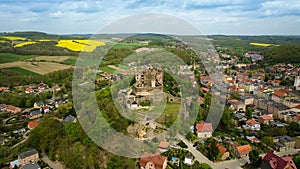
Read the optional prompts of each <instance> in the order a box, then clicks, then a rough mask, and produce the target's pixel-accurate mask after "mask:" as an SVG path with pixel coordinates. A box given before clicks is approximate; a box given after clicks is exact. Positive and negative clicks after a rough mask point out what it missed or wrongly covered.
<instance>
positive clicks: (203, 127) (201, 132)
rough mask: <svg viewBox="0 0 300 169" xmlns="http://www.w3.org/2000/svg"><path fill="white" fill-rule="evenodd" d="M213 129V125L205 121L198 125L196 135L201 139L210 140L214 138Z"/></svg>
mask: <svg viewBox="0 0 300 169" xmlns="http://www.w3.org/2000/svg"><path fill="white" fill-rule="evenodd" d="M212 133H213V128H212V124H211V123H206V122H204V121H203V120H201V121H200V122H199V124H197V125H196V135H197V136H198V137H199V138H209V137H211V136H212Z"/></svg>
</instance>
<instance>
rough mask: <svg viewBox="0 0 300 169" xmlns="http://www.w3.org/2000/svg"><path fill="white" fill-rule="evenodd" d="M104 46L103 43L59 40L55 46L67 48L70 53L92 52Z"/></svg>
mask: <svg viewBox="0 0 300 169" xmlns="http://www.w3.org/2000/svg"><path fill="white" fill-rule="evenodd" d="M103 45H105V42H101V41H96V40H59V41H58V44H56V46H58V47H62V48H67V49H69V50H72V51H76V52H79V51H82V52H92V51H94V50H95V49H96V47H98V46H103Z"/></svg>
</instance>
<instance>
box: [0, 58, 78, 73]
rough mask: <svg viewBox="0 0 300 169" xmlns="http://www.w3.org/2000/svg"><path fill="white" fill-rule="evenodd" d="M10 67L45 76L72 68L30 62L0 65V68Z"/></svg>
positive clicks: (62, 65) (55, 64) (51, 63)
mask: <svg viewBox="0 0 300 169" xmlns="http://www.w3.org/2000/svg"><path fill="white" fill-rule="evenodd" d="M11 67H19V68H22V69H26V70H29V71H31V72H35V73H38V74H47V73H50V72H53V71H58V70H64V69H69V68H71V67H72V66H70V65H64V64H59V63H53V62H36V63H34V64H33V63H31V62H24V61H17V62H11V63H3V64H0V68H11Z"/></svg>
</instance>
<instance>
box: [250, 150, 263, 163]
mask: <svg viewBox="0 0 300 169" xmlns="http://www.w3.org/2000/svg"><path fill="white" fill-rule="evenodd" d="M249 160H250V162H251V163H252V165H254V166H259V165H260V162H261V157H260V156H259V151H258V150H252V151H250V153H249Z"/></svg>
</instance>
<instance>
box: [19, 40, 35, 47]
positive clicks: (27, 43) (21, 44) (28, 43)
mask: <svg viewBox="0 0 300 169" xmlns="http://www.w3.org/2000/svg"><path fill="white" fill-rule="evenodd" d="M35 43H36V42H32V41H29V42H22V43H19V44H16V45H15V46H14V47H15V48H18V47H22V46H25V45H31V44H35Z"/></svg>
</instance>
